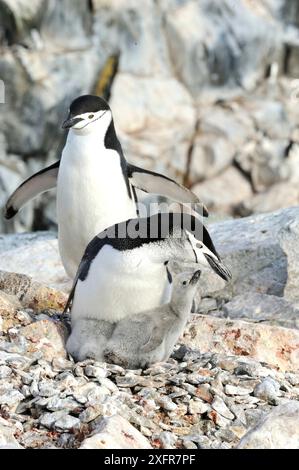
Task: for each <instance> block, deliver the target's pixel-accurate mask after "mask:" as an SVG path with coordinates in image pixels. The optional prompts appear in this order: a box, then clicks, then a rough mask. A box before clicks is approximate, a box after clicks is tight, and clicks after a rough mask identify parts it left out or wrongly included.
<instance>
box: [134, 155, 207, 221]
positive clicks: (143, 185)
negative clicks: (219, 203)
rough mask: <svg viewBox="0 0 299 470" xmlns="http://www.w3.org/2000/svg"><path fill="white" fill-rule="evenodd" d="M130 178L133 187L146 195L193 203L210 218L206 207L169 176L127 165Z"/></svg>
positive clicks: (201, 212) (202, 213)
mask: <svg viewBox="0 0 299 470" xmlns="http://www.w3.org/2000/svg"><path fill="white" fill-rule="evenodd" d="M127 171H128V178H129V180H130V182H131V183H132V185H133V186H135V187H136V188H138V189H141V190H142V191H144V192H146V193H154V194H160V195H161V196H166V197H168V198H170V199H173V200H174V201H176V202H179V203H193V204H195V205H196V206H197V208H198V212H200V214H201V215H203V216H205V217H208V215H209V213H208V210H207V208H206V207H205V205H204V204H203V203H202V202H201V201H200V200H199V198H198V197H197V196H196V195H195V194H194V193H193V192H192V191H190V190H189V189H187V188H185V187H184V186H183V185H181V184H179V183H177V182H176V181H174V180H172V179H171V178H168V177H167V176H164V175H161V174H160V173H155V172H154V171H149V170H145V169H144V168H139V167H137V166H135V165H131V164H130V163H127Z"/></svg>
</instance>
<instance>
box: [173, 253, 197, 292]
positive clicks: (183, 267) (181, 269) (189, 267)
mask: <svg viewBox="0 0 299 470" xmlns="http://www.w3.org/2000/svg"><path fill="white" fill-rule="evenodd" d="M167 268H168V269H169V271H170V273H171V275H172V277H173V278H174V286H175V287H176V288H177V289H179V290H181V291H183V290H185V289H188V288H189V286H196V284H197V282H198V281H199V278H200V275H201V271H200V269H199V267H198V265H197V264H196V263H188V262H186V261H183V260H177V259H171V260H170V261H169V263H167Z"/></svg>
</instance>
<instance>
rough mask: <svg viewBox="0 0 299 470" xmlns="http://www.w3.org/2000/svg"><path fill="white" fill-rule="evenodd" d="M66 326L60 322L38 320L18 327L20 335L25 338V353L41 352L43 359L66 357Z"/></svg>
mask: <svg viewBox="0 0 299 470" xmlns="http://www.w3.org/2000/svg"><path fill="white" fill-rule="evenodd" d="M66 334H67V333H66V328H65V327H64V326H63V325H62V323H56V322H53V321H49V320H40V321H37V322H35V323H31V324H30V325H28V326H24V327H23V328H21V329H20V335H23V336H24V337H25V338H26V339H27V343H28V348H27V351H26V353H27V354H30V355H32V354H33V353H35V352H36V351H39V352H41V353H42V356H43V358H44V359H46V360H48V361H52V360H53V359H54V358H55V357H63V358H66V355H67V353H66V349H65V342H66Z"/></svg>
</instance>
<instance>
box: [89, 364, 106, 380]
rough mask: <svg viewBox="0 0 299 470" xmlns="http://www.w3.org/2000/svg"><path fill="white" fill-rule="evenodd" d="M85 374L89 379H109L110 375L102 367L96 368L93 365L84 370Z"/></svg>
mask: <svg viewBox="0 0 299 470" xmlns="http://www.w3.org/2000/svg"><path fill="white" fill-rule="evenodd" d="M84 373H85V375H87V377H95V378H96V379H101V378H104V377H107V375H108V374H109V372H108V371H107V369H103V368H102V367H95V366H93V365H87V366H86V367H85V368H84Z"/></svg>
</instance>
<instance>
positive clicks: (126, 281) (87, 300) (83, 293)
mask: <svg viewBox="0 0 299 470" xmlns="http://www.w3.org/2000/svg"><path fill="white" fill-rule="evenodd" d="M172 259H174V260H181V261H183V262H184V263H186V262H188V263H194V264H197V263H198V265H203V266H209V267H211V268H212V269H213V270H214V271H215V272H216V273H217V274H218V275H219V276H220V277H222V278H223V279H225V280H226V281H228V280H229V279H230V278H231V274H230V272H229V270H228V269H227V267H226V266H225V265H224V264H223V262H222V261H221V259H220V256H219V255H218V253H217V251H216V249H215V247H214V245H213V242H212V240H211V238H210V236H209V233H208V231H207V229H206V228H205V227H204V225H203V224H202V223H201V222H200V220H199V219H198V218H197V217H194V216H192V215H190V214H187V213H182V214H179V213H160V214H155V215H153V216H151V217H144V218H141V217H140V218H135V219H130V220H127V221H125V222H122V223H119V224H116V225H114V226H111V227H109V228H108V229H106V230H105V231H104V232H102V233H101V234H99V235H98V236H97V237H95V238H94V239H93V240H92V241H91V242H90V243H89V244H88V246H87V248H86V251H85V253H84V256H83V258H82V260H81V263H80V266H79V269H78V272H77V274H76V277H75V281H74V284H73V288H72V291H71V294H70V296H69V300H68V302H67V305H66V309H65V310H67V308H68V307H69V306H70V305H71V304H72V306H71V321H72V333H71V335H70V337H69V339H68V342H67V349H68V351H69V353H70V354H72V355H73V356H74V357H75V358H76V359H78V360H82V359H84V358H86V357H93V358H96V359H97V360H99V361H101V360H103V351H104V349H105V346H106V344H107V340H108V339H109V338H110V337H111V335H112V333H113V331H114V328H115V325H116V324H117V323H118V322H119V321H121V320H123V319H127V318H129V317H130V316H132V315H135V314H139V313H143V312H145V311H149V310H154V309H156V308H157V307H159V306H160V305H162V304H164V303H166V302H167V301H168V299H169V292H170V287H171V277H170V276H169V271H168V270H167V263H168V261H169V260H172ZM196 269H200V267H199V268H196Z"/></svg>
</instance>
